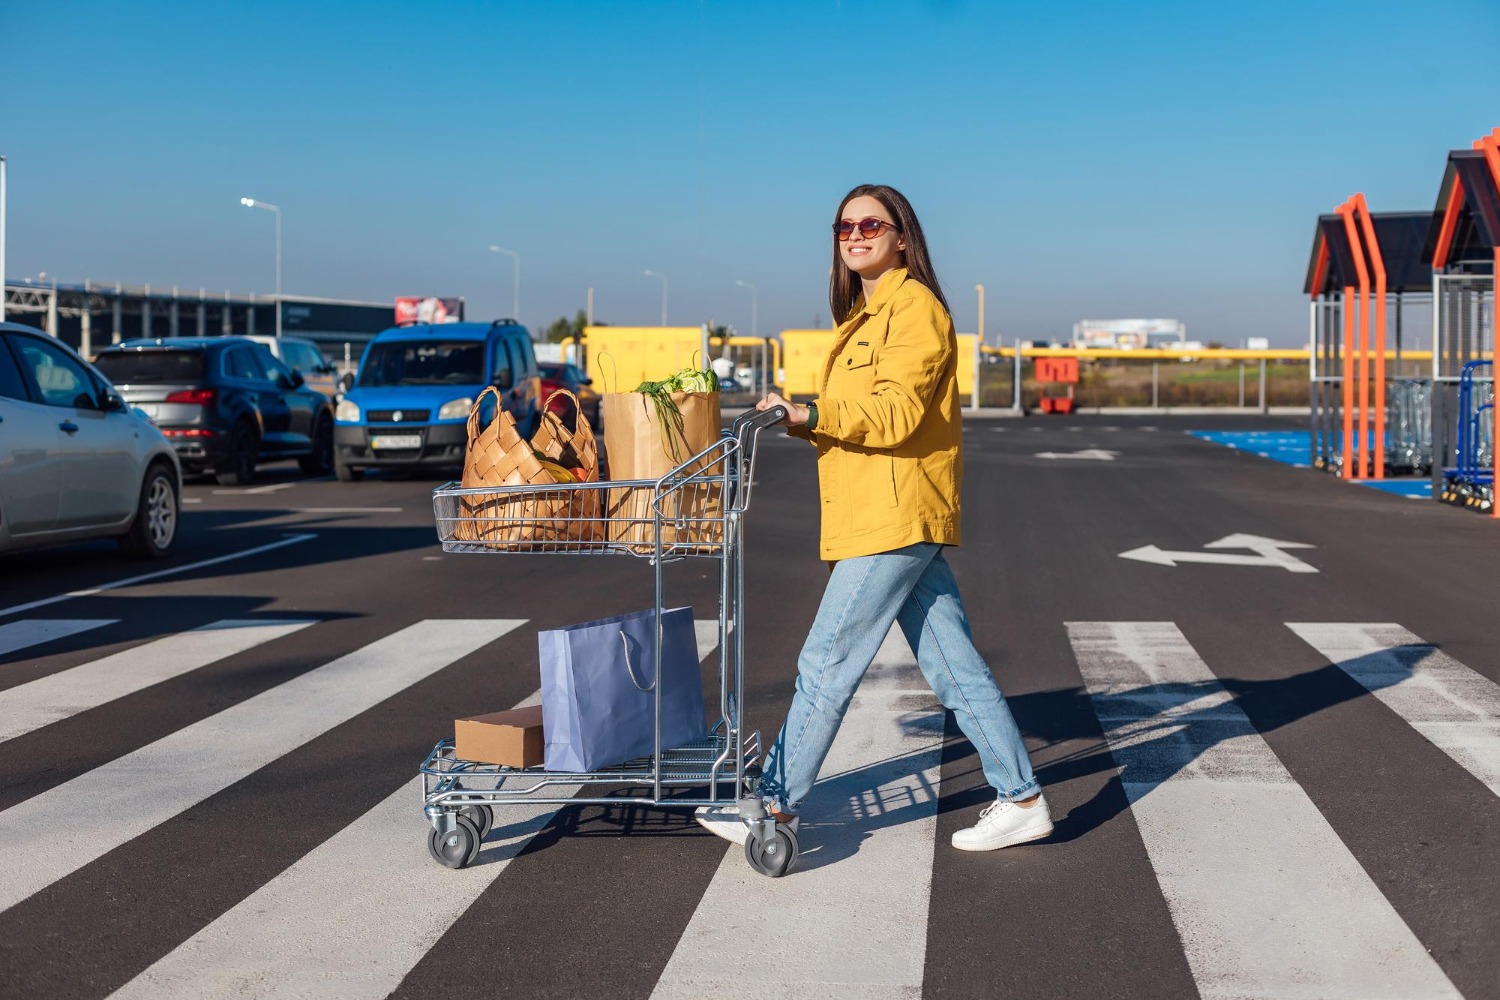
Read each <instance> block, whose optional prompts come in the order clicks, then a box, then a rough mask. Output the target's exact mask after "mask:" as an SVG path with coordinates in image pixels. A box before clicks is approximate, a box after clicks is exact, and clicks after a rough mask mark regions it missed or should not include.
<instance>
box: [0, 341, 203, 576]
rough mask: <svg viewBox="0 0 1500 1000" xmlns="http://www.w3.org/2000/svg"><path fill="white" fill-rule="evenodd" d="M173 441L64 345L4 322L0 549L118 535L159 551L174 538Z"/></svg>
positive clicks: (141, 551) (177, 485) (135, 550)
mask: <svg viewBox="0 0 1500 1000" xmlns="http://www.w3.org/2000/svg"><path fill="white" fill-rule="evenodd" d="M181 483H182V470H181V468H180V467H179V465H178V463H177V455H176V453H175V452H174V451H173V450H172V446H171V444H169V443H168V442H167V439H166V438H165V437H163V436H162V434H161V432H160V431H159V430H157V429H156V427H155V425H153V424H152V423H151V421H150V420H149V419H148V418H147V417H145V416H144V415H142V414H140V413H137V412H136V411H134V410H132V409H130V407H128V406H127V405H126V404H125V401H124V400H123V399H122V398H121V397H120V395H119V393H117V392H116V391H115V389H114V387H113V386H112V385H110V384H109V382H108V381H107V380H106V379H105V378H104V377H103V376H102V375H100V374H99V373H98V371H96V370H95V369H94V368H93V366H91V365H90V364H89V363H88V362H86V361H84V360H83V359H82V358H80V357H79V356H78V355H77V353H75V352H74V351H73V350H72V349H71V348H69V347H68V346H67V345H66V344H64V343H62V342H61V341H59V340H56V339H54V338H52V337H49V336H47V335H46V334H45V333H42V332H41V331H40V330H34V329H32V328H31V327H29V326H20V325H18V324H15V323H0V552H8V551H13V550H16V549H23V548H33V547H36V546H40V545H56V544H60V543H63V542H74V541H79V540H82V539H87V538H117V539H119V542H120V547H121V548H122V549H124V550H125V551H126V552H127V553H129V554H131V555H138V556H145V557H149V558H160V557H161V556H164V555H166V554H167V553H169V552H170V551H171V550H172V544H173V542H175V541H176V539H177V522H178V515H179V512H180V496H181Z"/></svg>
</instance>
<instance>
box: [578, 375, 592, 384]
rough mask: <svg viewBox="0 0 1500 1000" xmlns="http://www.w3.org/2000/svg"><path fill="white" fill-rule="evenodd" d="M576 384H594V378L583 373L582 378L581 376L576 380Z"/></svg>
mask: <svg viewBox="0 0 1500 1000" xmlns="http://www.w3.org/2000/svg"><path fill="white" fill-rule="evenodd" d="M578 384H579V385H593V384H594V380H593V379H591V378H589V377H588V376H587V375H585V376H584V377H583V378H581V379H579V380H578Z"/></svg>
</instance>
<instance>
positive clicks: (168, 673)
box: [0, 618, 316, 742]
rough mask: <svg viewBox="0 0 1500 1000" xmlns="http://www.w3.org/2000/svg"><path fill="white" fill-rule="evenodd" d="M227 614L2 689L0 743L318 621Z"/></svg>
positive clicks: (0, 693)
mask: <svg viewBox="0 0 1500 1000" xmlns="http://www.w3.org/2000/svg"><path fill="white" fill-rule="evenodd" d="M314 624H316V622H312V621H252V620H239V619H232V618H226V619H224V620H223V621H217V622H214V623H213V624H211V625H204V626H203V627H201V628H196V629H193V630H192V631H190V632H178V633H176V634H175V635H169V636H165V637H163V638H161V639H157V640H155V641H154V642H148V643H145V644H144V645H140V646H135V647H132V648H130V649H125V650H121V651H120V652H118V653H113V654H111V655H109V656H106V657H103V658H102V659H98V660H94V661H92V662H90V663H85V664H82V665H80V666H77V667H73V668H72V669H70V670H64V671H62V672H60V673H56V674H50V675H48V676H46V677H39V678H37V679H36V680H34V681H31V682H29V683H27V684H18V685H16V686H15V687H13V688H10V689H9V690H6V691H0V742H4V741H5V740H13V739H15V738H16V737H17V736H22V735H24V734H26V733H29V732H31V731H32V730H34V729H40V728H41V727H42V726H46V725H50V724H51V723H54V722H57V721H59V720H61V719H66V718H68V717H69V716H71V715H77V714H78V713H79V712H83V711H86V710H88V709H90V708H96V707H98V706H99V705H103V704H105V703H106V702H110V701H114V700H115V699H116V698H123V697H125V696H126V695H128V694H133V693H134V692H136V691H140V690H142V689H143V688H148V687H150V686H151V685H153V684H160V683H161V682H162V681H165V680H169V679H171V678H173V677H177V676H179V675H181V674H185V673H188V672H190V671H193V670H197V669H198V668H200V667H205V666H207V665H208V664H210V663H213V662H215V661H217V660H222V659H224V658H225V657H229V656H234V655H235V654H236V653H242V652H244V651H245V650H247V649H252V648H254V647H255V646H259V645H260V644H261V643H265V642H270V641H271V640H273V639H280V638H282V637H283V636H287V635H291V634H292V633H294V632H297V631H300V630H301V629H304V628H307V627H308V626H309V625H314Z"/></svg>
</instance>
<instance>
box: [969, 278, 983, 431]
mask: <svg viewBox="0 0 1500 1000" xmlns="http://www.w3.org/2000/svg"><path fill="white" fill-rule="evenodd" d="M974 291H976V292H978V293H979V323H978V324H977V325H976V327H975V331H974V396H973V398H972V399H971V400H970V401H969V408H970V409H973V410H977V409H979V379H980V377H981V376H982V375H983V374H984V367H983V363H984V286H983V285H975V286H974Z"/></svg>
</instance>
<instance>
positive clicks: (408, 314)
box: [396, 295, 464, 326]
mask: <svg viewBox="0 0 1500 1000" xmlns="http://www.w3.org/2000/svg"><path fill="white" fill-rule="evenodd" d="M463 318H464V300H463V299H461V298H457V299H440V298H436V297H433V296H428V297H426V298H423V297H421V296H416V295H401V296H397V298H396V325H397V326H401V325H403V324H406V323H458V322H462V320H463Z"/></svg>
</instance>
